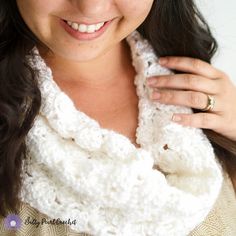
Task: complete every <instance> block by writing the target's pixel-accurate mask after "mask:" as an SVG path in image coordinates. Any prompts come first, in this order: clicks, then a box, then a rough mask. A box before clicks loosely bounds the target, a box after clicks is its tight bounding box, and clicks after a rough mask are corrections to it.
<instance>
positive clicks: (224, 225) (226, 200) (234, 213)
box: [189, 173, 236, 236]
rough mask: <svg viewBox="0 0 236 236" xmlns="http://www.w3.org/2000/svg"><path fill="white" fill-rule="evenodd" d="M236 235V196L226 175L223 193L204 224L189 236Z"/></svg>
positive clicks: (225, 174)
mask: <svg viewBox="0 0 236 236" xmlns="http://www.w3.org/2000/svg"><path fill="white" fill-rule="evenodd" d="M234 235H236V194H235V191H234V188H233V185H232V182H231V180H230V178H229V177H228V174H227V173H224V181H223V184H222V188H221V192H220V194H219V196H218V198H217V201H216V202H215V205H214V207H213V209H212V210H211V212H210V213H209V214H208V216H207V218H206V219H205V221H204V222H202V223H201V224H200V225H198V227H196V228H195V229H194V230H193V231H192V233H191V234H190V235H189V236H234Z"/></svg>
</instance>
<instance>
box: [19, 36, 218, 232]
mask: <svg viewBox="0 0 236 236" xmlns="http://www.w3.org/2000/svg"><path fill="white" fill-rule="evenodd" d="M127 42H128V44H129V45H130V48H131V52H132V60H133V61H132V62H133V66H134V67H135V70H136V73H137V74H136V76H135V78H134V83H135V85H136V91H137V95H138V97H139V104H138V107H139V117H138V128H137V130H136V138H137V140H136V142H137V143H138V144H139V145H140V148H138V147H136V146H135V145H134V144H132V142H131V141H130V140H129V139H128V138H127V137H125V136H124V135H122V134H120V133H118V132H115V131H113V130H109V129H105V128H102V127H101V126H100V124H99V123H98V122H97V121H96V120H94V119H92V118H91V117H89V116H88V115H86V114H85V113H83V112H81V111H79V110H78V109H76V108H75V105H74V103H73V101H72V100H71V99H70V98H69V97H68V96H67V95H66V94H65V93H64V92H62V91H61V89H60V88H59V87H58V85H57V84H56V83H55V81H54V80H53V77H52V71H51V69H50V68H49V67H48V66H47V65H46V63H45V61H44V60H43V59H42V58H41V57H40V54H39V52H38V50H37V48H36V47H34V49H33V52H34V53H35V56H32V55H31V56H28V60H29V62H30V64H31V66H32V68H34V69H35V70H38V71H39V74H38V82H39V87H40V90H41V94H42V105H41V108H40V113H39V114H38V115H37V117H36V119H35V122H34V125H33V127H32V128H31V130H30V132H29V133H28V135H27V139H26V144H27V148H28V152H27V159H26V160H25V161H24V163H23V187H22V192H21V200H22V201H23V202H26V203H28V204H30V205H31V206H32V207H34V208H36V209H38V210H39V211H40V212H42V213H44V214H46V215H48V216H49V217H50V218H53V219H57V218H60V219H61V220H63V219H68V218H70V219H76V221H77V224H75V225H74V224H72V225H70V227H71V228H72V229H73V230H75V231H77V232H85V233H88V234H91V235H95V236H114V235H116V236H135V235H137V236H154V235H155V236H185V235H188V233H190V231H192V230H193V229H194V228H195V227H196V226H197V225H198V224H199V223H201V222H202V221H204V219H205V217H206V216H207V214H208V213H209V211H210V210H211V208H212V207H213V204H214V202H215V201H216V198H217V196H218V194H219V191H220V188H221V184H222V169H221V166H220V164H219V163H218V161H217V159H216V157H215V155H214V150H213V148H212V146H211V144H210V142H209V141H208V139H207V138H206V136H205V135H204V134H203V132H202V130H201V129H196V128H192V127H184V126H182V125H180V124H177V123H174V122H172V121H171V117H172V115H173V113H192V110H191V109H190V108H187V107H183V106H173V105H165V104H160V103H158V102H153V101H151V100H150V99H149V93H150V88H149V87H148V86H147V85H146V81H147V77H150V76H153V75H161V74H170V73H172V72H171V71H170V70H168V69H166V68H164V67H162V66H160V64H158V58H157V56H156V55H155V53H154V50H153V48H152V47H151V45H150V44H149V42H148V41H147V40H145V39H143V38H142V36H141V35H140V34H139V33H138V32H137V31H134V32H133V33H131V34H130V35H129V36H128V37H127ZM154 165H155V166H158V168H157V169H156V168H154Z"/></svg>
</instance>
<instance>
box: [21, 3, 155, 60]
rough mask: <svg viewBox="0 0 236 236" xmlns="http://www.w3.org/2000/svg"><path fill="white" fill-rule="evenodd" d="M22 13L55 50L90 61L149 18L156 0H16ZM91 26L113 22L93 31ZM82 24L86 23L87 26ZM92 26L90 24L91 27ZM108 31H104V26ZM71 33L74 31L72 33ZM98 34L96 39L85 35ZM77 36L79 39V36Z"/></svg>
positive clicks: (38, 34)
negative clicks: (88, 31)
mask: <svg viewBox="0 0 236 236" xmlns="http://www.w3.org/2000/svg"><path fill="white" fill-rule="evenodd" d="M16 2H17V5H18V8H19V11H20V14H21V16H22V18H23V19H24V21H25V23H26V24H27V25H28V27H29V28H30V29H31V31H32V32H33V33H34V34H35V35H36V36H37V38H38V39H39V40H40V41H41V42H43V43H44V44H45V45H46V46H47V47H48V48H49V49H50V50H51V51H52V52H53V53H55V54H57V55H59V56H61V57H63V58H67V59H71V60H75V61H80V62H83V61H87V60H91V59H94V58H96V57H98V56H99V55H103V54H104V53H105V52H107V51H108V50H110V49H111V48H113V47H114V46H116V45H118V44H119V43H120V42H121V41H122V40H123V39H124V38H125V37H126V36H128V35H129V34H130V33H131V32H132V31H134V30H135V29H136V28H137V27H138V26H139V25H141V23H142V22H143V21H144V20H145V18H146V17H147V15H148V13H149V11H150V9H151V7H152V4H153V2H154V0H16ZM62 20H67V21H71V22H76V23H81V24H79V25H77V24H73V25H74V27H75V28H76V27H79V29H80V31H83V30H91V31H93V30H94V28H93V27H94V26H91V25H93V24H96V23H100V22H107V21H110V20H112V21H111V23H110V24H109V25H108V26H107V25H105V26H103V28H102V29H100V30H99V28H98V27H99V25H96V27H97V30H98V31H97V32H95V33H93V34H91V33H90V34H89V33H79V32H75V30H73V29H71V28H70V27H69V25H67V24H66V23H65V22H64V21H62ZM82 23H85V24H84V25H83V24H82ZM89 25H90V26H89ZM88 26H89V27H88ZM105 27H107V28H106V30H105V31H104V32H103V33H101V32H102V31H103V30H104V28H105ZM69 32H75V33H76V35H77V36H72V35H71V34H70V33H69ZM87 36H89V37H91V36H95V38H92V39H91V38H90V39H88V38H86V37H87ZM77 37H78V38H77Z"/></svg>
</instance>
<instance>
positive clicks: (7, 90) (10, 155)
mask: <svg viewBox="0 0 236 236" xmlns="http://www.w3.org/2000/svg"><path fill="white" fill-rule="evenodd" d="M138 31H139V32H140V33H141V34H142V35H143V36H144V37H145V38H147V39H148V40H149V41H150V43H151V44H152V45H153V47H154V49H155V51H156V54H157V55H158V56H168V55H172V56H189V57H194V58H199V59H201V60H204V61H206V62H210V60H211V58H212V56H213V55H214V53H215V52H216V50H217V42H216V40H215V39H214V37H213V36H212V34H211V31H210V29H209V27H208V25H207V23H206V21H205V20H204V18H203V16H202V15H201V14H200V12H199V11H198V9H197V8H196V6H195V5H194V2H193V0H178V1H175V0H158V1H154V2H153V6H152V9H151V11H150V14H149V15H148V17H147V18H146V20H145V21H144V22H143V24H142V25H140V27H139V28H138ZM36 44H37V45H42V46H44V47H45V45H43V44H42V43H41V42H40V41H39V40H38V39H37V38H36V36H35V35H34V34H33V33H32V32H31V30H30V29H29V28H28V27H27V25H26V24H25V22H24V20H23V19H22V17H21V15H20V13H19V10H18V7H17V4H16V0H7V1H0V215H2V216H6V214H7V212H9V211H14V212H18V208H19V204H20V201H19V192H20V189H21V184H22V180H21V171H22V168H21V167H22V160H23V159H24V158H25V156H26V145H25V137H26V135H27V133H28V131H29V130H30V128H31V127H32V125H33V122H34V118H35V117H36V115H37V114H38V112H39V109H40V106H41V94H40V90H39V88H38V84H37V79H36V76H37V72H36V71H34V70H33V69H32V68H31V67H30V66H29V65H28V64H27V61H26V60H25V59H26V55H29V54H30V53H31V49H32V48H33V47H34V46H35V45H36ZM177 73H178V72H177ZM194 112H199V111H198V110H196V109H195V110H194ZM204 133H205V134H206V135H207V137H208V138H209V140H210V141H211V143H212V145H213V147H214V150H215V153H216V155H217V156H218V157H219V159H220V161H221V162H222V165H223V167H225V168H226V170H227V172H228V173H229V175H230V177H231V179H232V180H233V179H235V175H236V143H235V142H233V141H231V140H229V139H227V138H225V137H223V136H222V135H220V134H217V133H215V132H213V131H212V130H207V129H205V130H204ZM235 186H236V185H235Z"/></svg>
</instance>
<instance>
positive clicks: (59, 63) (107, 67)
mask: <svg viewBox="0 0 236 236" xmlns="http://www.w3.org/2000/svg"><path fill="white" fill-rule="evenodd" d="M39 52H40V54H41V56H42V57H43V58H44V60H45V62H46V63H47V65H48V66H49V67H50V68H51V70H52V73H53V78H54V79H55V80H56V81H58V82H61V83H68V84H71V85H72V84H73V85H76V87H77V88H81V89H93V88H94V89H96V90H98V89H103V90H104V89H106V88H107V89H110V88H112V87H114V86H116V85H117V84H119V83H120V82H121V80H122V79H124V78H127V76H128V77H129V78H130V76H129V75H131V74H133V73H134V68H133V67H132V65H131V61H132V60H131V52H130V48H129V45H128V44H127V42H126V40H123V41H122V42H121V43H119V44H117V45H116V46H114V47H113V48H112V49H111V50H109V51H108V52H106V53H105V54H103V55H102V56H99V57H97V58H95V59H93V60H90V61H86V62H76V61H71V60H67V59H65V58H62V57H60V56H57V55H56V56H55V55H49V54H45V53H43V50H42V49H40V47H39Z"/></svg>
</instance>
